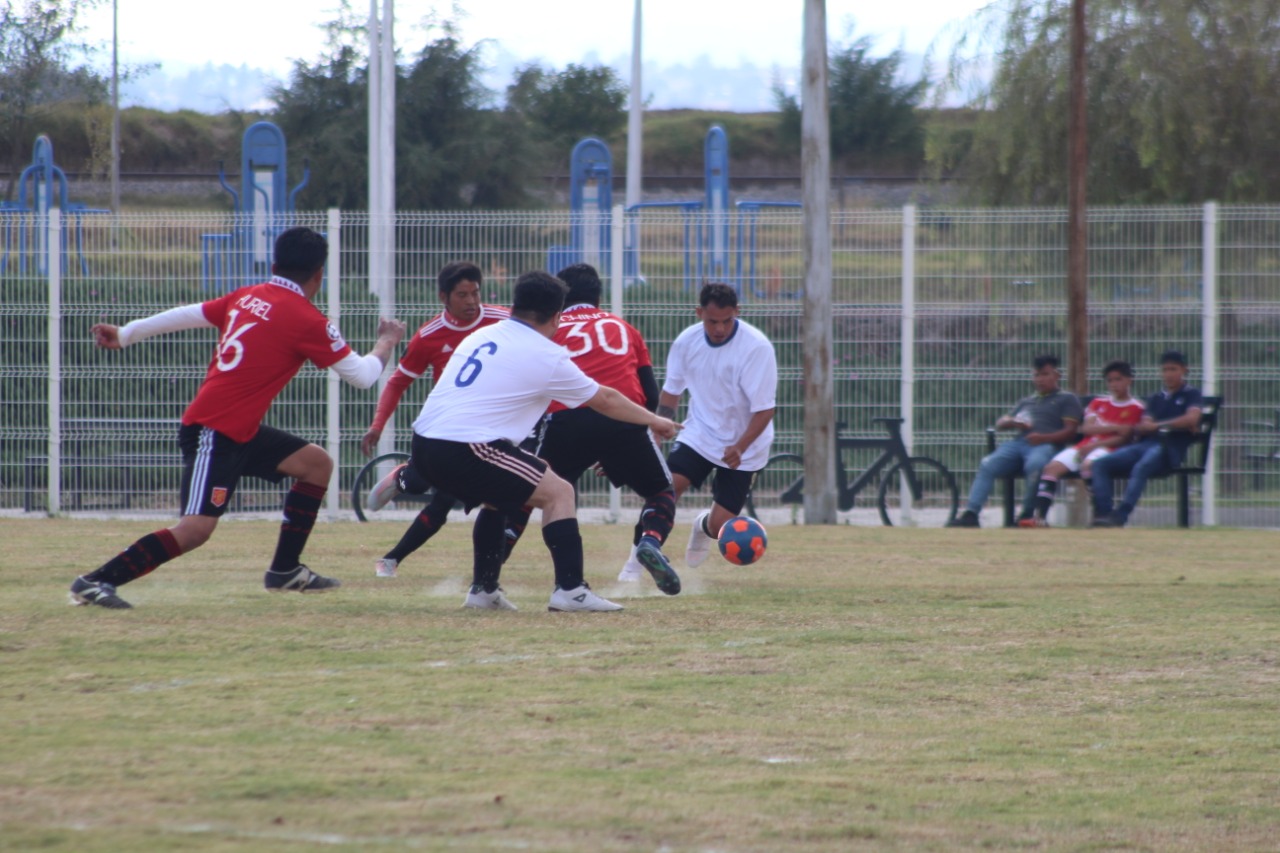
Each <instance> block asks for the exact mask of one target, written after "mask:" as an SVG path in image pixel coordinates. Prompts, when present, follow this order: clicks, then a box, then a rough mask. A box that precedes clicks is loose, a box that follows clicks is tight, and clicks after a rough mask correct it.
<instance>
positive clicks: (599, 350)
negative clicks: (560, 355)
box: [549, 305, 653, 412]
mask: <svg viewBox="0 0 1280 853" xmlns="http://www.w3.org/2000/svg"><path fill="white" fill-rule="evenodd" d="M554 340H555V342H556V343H558V344H560V345H561V346H562V347H564V348H565V349H567V350H569V357H570V358H572V359H573V363H574V364H576V365H578V367H579V368H581V369H582V372H583V373H585V374H587V375H588V376H590V377H591V378H592V379H594V380H595V381H596V382H599V383H600V384H601V385H607V386H609V387H610V388H613V389H615V390H617V391H620V392H622V394H623V395H624V396H626V398H627V399H628V400H630V401H631V402H633V403H636V404H637V405H640V406H643V405H644V403H645V399H644V389H643V388H641V387H640V377H639V376H637V375H636V371H637V370H638V369H639V368H641V367H652V366H653V362H652V361H650V359H649V347H648V346H646V345H645V342H644V337H643V336H642V335H641V334H640V332H639V331H638V330H637V329H636V327H635V326H632V325H631V324H630V323H628V322H627V321H626V320H623V319H622V318H621V317H619V316H618V315H616V314H610V313H609V312H608V311H604V310H602V309H600V308H597V307H595V306H594V305H571V306H569V307H568V308H566V309H565V312H564V314H563V315H561V317H560V328H559V330H558V331H557V332H556V336H555V338H554ZM563 408H564V406H562V405H560V404H559V403H553V404H552V405H551V408H550V409H549V411H552V412H558V411H560V410H561V409H563Z"/></svg>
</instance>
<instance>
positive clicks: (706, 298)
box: [698, 281, 738, 308]
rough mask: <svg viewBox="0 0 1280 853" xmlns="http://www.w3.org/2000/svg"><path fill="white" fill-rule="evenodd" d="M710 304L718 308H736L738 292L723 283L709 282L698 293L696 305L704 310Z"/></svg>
mask: <svg viewBox="0 0 1280 853" xmlns="http://www.w3.org/2000/svg"><path fill="white" fill-rule="evenodd" d="M712 302H714V303H715V304H716V305H717V306H718V307H720V308H737V307H738V291H736V290H734V289H733V288H732V287H730V286H729V285H727V284H725V283H723V282H719V281H709V282H707V283H706V284H704V285H702V290H701V291H700V292H699V293H698V304H699V305H701V306H702V307H703V308H706V307H707V306H708V305H710V304H711V303H712Z"/></svg>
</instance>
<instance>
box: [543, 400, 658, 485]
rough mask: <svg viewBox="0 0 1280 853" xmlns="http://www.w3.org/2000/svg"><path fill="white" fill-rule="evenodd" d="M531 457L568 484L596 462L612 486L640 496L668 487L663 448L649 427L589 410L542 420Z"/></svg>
mask: <svg viewBox="0 0 1280 853" xmlns="http://www.w3.org/2000/svg"><path fill="white" fill-rule="evenodd" d="M533 453H534V455H535V456H538V457H539V458H541V459H545V460H547V464H548V465H550V466H551V470H552V471H555V472H556V473H557V474H559V475H560V476H561V477H563V478H565V479H566V480H568V481H569V482H570V483H577V482H578V478H579V477H581V476H582V473H583V472H584V471H586V470H587V469H588V468H590V467H591V466H593V465H595V464H596V463H597V462H598V463H600V467H602V468H603V469H604V473H605V476H607V477H608V478H609V482H611V483H613V484H614V485H615V486H626V487H627V488H630V489H631V490H632V491H634V492H635V493H636V494H637V495H639V496H640V497H642V498H651V497H653V496H654V495H656V494H659V493H661V492H664V491H666V490H667V489H669V488H671V472H670V471H668V470H667V463H666V460H664V459H663V458H662V451H661V450H659V449H658V445H657V444H656V443H655V442H654V440H653V435H652V434H651V433H650V432H649V428H648V427H644V426H640V425H639V424H629V423H625V422H623V421H616V420H614V419H613V418H610V417H606V416H604V415H602V414H600V413H599V412H597V411H594V410H592V409H565V410H563V411H559V412H556V413H555V414H552V415H547V416H546V417H545V418H543V419H542V421H541V423H540V424H539V428H538V440H537V444H536V446H535V447H534V449H533Z"/></svg>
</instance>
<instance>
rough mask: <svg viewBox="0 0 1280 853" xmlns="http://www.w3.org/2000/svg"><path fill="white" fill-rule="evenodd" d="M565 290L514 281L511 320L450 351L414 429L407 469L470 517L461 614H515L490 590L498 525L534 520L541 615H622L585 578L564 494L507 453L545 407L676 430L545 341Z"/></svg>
mask: <svg viewBox="0 0 1280 853" xmlns="http://www.w3.org/2000/svg"><path fill="white" fill-rule="evenodd" d="M567 291H568V288H567V287H566V286H565V284H564V282H562V281H560V280H559V279H558V278H556V277H554V276H552V275H550V274H548V273H545V272H531V273H525V274H524V275H522V276H520V278H519V279H518V280H517V281H516V287H515V296H514V299H513V301H512V306H511V318H510V319H509V320H503V321H502V322H500V323H496V324H494V325H492V326H487V327H485V328H483V329H480V330H479V331H476V332H473V333H472V334H471V335H469V336H467V338H466V339H464V340H463V341H462V343H461V344H460V345H459V346H458V348H457V350H456V351H455V353H454V355H453V357H452V358H451V359H450V360H449V364H448V365H447V366H446V367H445V369H444V372H443V373H442V374H441V375H440V379H439V381H438V382H437V383H436V387H435V388H434V389H433V390H432V392H431V395H430V396H429V397H427V402H426V404H425V405H423V407H422V413H421V414H420V415H419V416H418V419H417V420H415V421H414V422H413V431H414V436H413V455H412V458H411V459H410V464H411V465H413V467H414V468H415V469H416V471H417V472H418V473H419V474H420V475H421V476H422V477H423V478H424V479H426V480H427V481H428V482H430V483H433V484H435V487H436V488H437V489H442V490H444V491H445V492H448V493H449V494H452V495H454V496H455V497H457V498H458V499H459V500H461V501H462V502H463V503H464V504H465V505H466V506H467V508H468V509H470V508H472V507H475V506H479V505H483V509H481V511H480V512H479V513H478V514H477V516H476V522H475V527H474V529H473V533H472V541H473V543H474V546H475V564H474V577H473V579H472V580H473V583H472V586H471V589H470V591H469V592H468V593H467V598H466V601H465V602H464V606H465V607H474V608H480V609H492V610H515V609H516V608H515V605H514V604H512V603H511V602H510V601H508V600H507V598H506V596H505V595H504V594H503V592H502V587H501V586H499V584H498V577H499V574H500V573H501V570H502V559H503V555H504V553H505V550H506V549H505V535H504V533H505V516H506V514H507V513H514V512H517V511H519V510H520V509H521V508H522V507H524V506H526V505H528V506H534V507H538V508H540V509H541V510H542V539H543V541H544V542H545V543H546V545H547V549H548V550H549V551H551V559H552V562H553V563H554V565H555V575H556V589H555V591H554V592H553V593H552V594H551V601H550V602H549V604H548V606H547V609H548V610H621V609H622V607H621V606H620V605H618V604H614V603H613V602H611V601H608V600H606V599H603V598H601V597H599V596H598V595H596V594H595V593H593V592H592V591H591V590H590V588H589V587H588V586H587V584H586V583H585V581H584V580H583V566H582V537H581V536H580V535H579V532H578V519H577V510H576V507H575V501H574V492H573V486H572V485H571V484H570V483H568V482H566V481H565V480H564V479H562V478H560V477H558V476H556V474H555V472H553V471H551V470H550V469H549V468H548V467H547V463H545V462H543V461H542V460H541V459H539V458H538V457H536V456H534V455H533V454H531V453H528V452H526V451H524V450H521V449H520V448H519V447H518V446H517V445H518V443H519V442H520V441H522V440H523V439H524V438H525V437H526V436H527V435H528V434H529V433H530V431H531V430H532V429H533V427H534V424H536V423H537V422H538V420H539V419H540V418H541V417H542V415H543V413H544V412H545V411H546V410H547V407H548V406H549V405H550V404H551V402H552V401H553V400H555V401H558V402H560V403H562V404H564V405H565V406H568V407H570V408H574V407H577V406H581V405H587V406H590V407H591V408H592V409H595V410H596V411H598V412H600V413H601V414H603V415H606V416H608V417H611V418H614V419H615V420H620V421H626V422H627V423H635V424H641V425H644V426H647V427H649V428H650V429H652V430H653V431H654V433H656V434H657V435H658V436H660V437H663V438H671V437H674V436H675V434H676V431H677V430H678V429H679V427H677V426H676V424H675V423H673V422H672V421H671V420H670V419H668V418H665V417H660V416H658V415H655V414H653V413H652V412H649V411H647V410H646V409H644V408H643V407H641V406H638V405H636V404H635V403H633V402H631V401H630V400H628V399H627V398H626V397H625V396H624V395H622V394H621V393H619V392H618V391H615V390H614V389H612V388H608V387H605V386H602V385H599V384H598V383H597V382H596V381H595V380H593V379H591V378H589V377H588V376H587V375H586V374H585V373H583V372H582V371H581V370H580V369H579V368H578V366H577V365H576V364H574V363H573V360H572V359H571V358H570V357H569V351H568V350H566V349H565V348H564V347H561V346H557V345H556V344H554V343H553V342H552V340H551V338H552V336H554V335H555V332H556V329H557V328H558V327H559V325H560V312H561V311H562V310H563V308H564V298H565V294H566V293H567Z"/></svg>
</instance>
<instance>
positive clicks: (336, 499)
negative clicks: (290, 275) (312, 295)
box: [325, 207, 342, 515]
mask: <svg viewBox="0 0 1280 853" xmlns="http://www.w3.org/2000/svg"><path fill="white" fill-rule="evenodd" d="M325 230H326V231H327V232H328V234H329V262H328V264H327V265H326V267H325V275H326V277H327V278H328V281H326V282H325V287H326V290H327V291H328V304H327V306H326V312H325V313H327V314H328V315H329V321H330V322H331V323H333V325H335V326H337V327H338V328H342V326H341V324H340V323H339V322H338V321H339V319H340V317H341V316H342V212H341V211H339V210H338V208H336V207H331V208H329V222H328V225H327V226H326V229H325ZM325 374H326V382H327V387H326V391H327V393H326V395H325V396H326V400H325V407H326V408H325V415H326V421H327V427H328V435H327V438H326V441H327V443H328V449H329V456H330V457H332V459H333V476H332V477H331V478H330V479H329V493H328V495H327V496H326V502H327V503H328V507H329V513H330V514H331V515H336V514H337V512H338V509H339V503H340V501H341V498H342V494H341V491H340V490H341V488H342V418H341V414H342V409H341V404H342V379H341V377H339V376H338V374H337V373H336V372H334V371H332V370H327V371H325Z"/></svg>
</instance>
